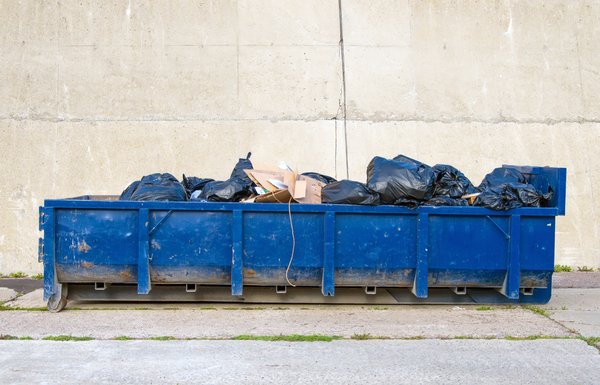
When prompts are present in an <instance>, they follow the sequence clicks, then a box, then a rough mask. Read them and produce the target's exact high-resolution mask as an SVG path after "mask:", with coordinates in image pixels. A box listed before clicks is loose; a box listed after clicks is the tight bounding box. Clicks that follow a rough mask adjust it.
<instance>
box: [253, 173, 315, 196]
mask: <svg viewBox="0 0 600 385" xmlns="http://www.w3.org/2000/svg"><path fill="white" fill-rule="evenodd" d="M244 172H246V174H247V175H248V177H249V178H250V179H252V181H253V182H254V183H256V184H257V185H259V186H261V187H263V188H264V189H266V190H268V191H269V192H268V193H267V194H261V195H258V196H257V197H256V198H255V199H254V201H255V202H258V203H289V202H290V201H291V202H295V203H311V204H318V203H321V189H322V188H323V186H325V183H322V182H320V181H318V180H316V179H313V178H310V177H307V176H304V175H298V174H296V173H294V172H291V171H287V170H279V171H272V170H270V171H263V170H244ZM275 184H277V185H279V186H280V187H282V184H283V185H285V187H287V188H278V187H277V186H276V185H275Z"/></svg>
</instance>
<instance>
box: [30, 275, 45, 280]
mask: <svg viewBox="0 0 600 385" xmlns="http://www.w3.org/2000/svg"><path fill="white" fill-rule="evenodd" d="M31 279H38V280H39V279H44V274H42V273H39V274H36V275H32V276H31Z"/></svg>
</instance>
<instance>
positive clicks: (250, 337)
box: [232, 334, 341, 342]
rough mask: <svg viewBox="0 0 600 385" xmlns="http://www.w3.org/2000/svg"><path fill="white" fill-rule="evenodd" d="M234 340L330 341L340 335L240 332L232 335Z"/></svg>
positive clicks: (337, 338)
mask: <svg viewBox="0 0 600 385" xmlns="http://www.w3.org/2000/svg"><path fill="white" fill-rule="evenodd" d="M232 339H233V340H236V341H286V342H318V341H320V342H331V341H333V340H339V339H341V337H338V336H324V335H321V334H310V335H302V334H289V335H279V336H254V335H249V334H242V335H239V336H237V337H233V338H232Z"/></svg>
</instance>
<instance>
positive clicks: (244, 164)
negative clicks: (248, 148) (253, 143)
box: [229, 152, 254, 186]
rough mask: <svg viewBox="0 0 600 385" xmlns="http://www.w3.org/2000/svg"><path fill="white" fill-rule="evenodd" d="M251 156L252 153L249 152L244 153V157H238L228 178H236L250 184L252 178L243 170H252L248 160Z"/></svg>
mask: <svg viewBox="0 0 600 385" xmlns="http://www.w3.org/2000/svg"><path fill="white" fill-rule="evenodd" d="M251 156H252V153H251V152H249V153H248V155H246V157H245V158H240V159H239V160H238V162H237V164H236V165H235V167H234V168H233V171H231V175H230V176H229V180H231V179H234V178H236V179H239V180H241V181H242V182H244V183H245V184H247V185H248V186H252V180H251V179H250V178H249V177H248V175H246V173H245V172H244V170H252V169H253V168H254V167H253V166H252V162H250V157H251Z"/></svg>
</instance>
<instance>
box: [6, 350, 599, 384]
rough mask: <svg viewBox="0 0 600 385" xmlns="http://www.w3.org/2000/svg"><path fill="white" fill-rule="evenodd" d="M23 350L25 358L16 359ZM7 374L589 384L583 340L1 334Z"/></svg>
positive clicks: (141, 379) (129, 380) (107, 379)
mask: <svg viewBox="0 0 600 385" xmlns="http://www.w3.org/2000/svg"><path fill="white" fill-rule="evenodd" d="M23 357H27V359H23ZM0 366H1V367H2V368H3V370H2V371H0V382H2V383H11V384H31V383H41V382H43V383H47V384H79V383H82V382H89V381H90V379H92V381H93V382H94V383H100V384H109V383H110V384H113V383H126V384H146V383H154V382H160V383H203V384H223V383H237V382H242V383H244V384H265V383H268V384H271V383H275V384H282V383H285V384H309V383H320V384H381V383H393V384H439V383H440V382H444V383H455V384H481V383H485V384H506V383H528V384H548V383H552V384H573V383H576V384H596V383H598V381H597V380H598V378H600V354H598V351H597V350H596V349H594V348H593V347H590V346H588V345H586V344H585V343H584V342H583V341H576V340H538V341H485V340H479V341H467V340H461V341H458V340H456V341H435V340H426V341H334V342H329V343H327V342H320V343H319V342H314V343H307V342H296V343H285V342H260V341H89V342H51V341H0Z"/></svg>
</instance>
